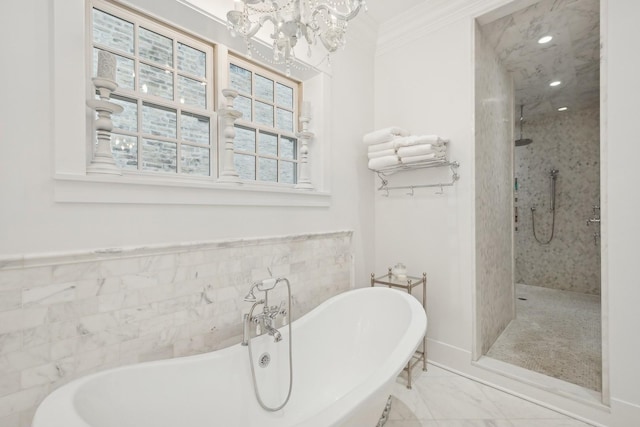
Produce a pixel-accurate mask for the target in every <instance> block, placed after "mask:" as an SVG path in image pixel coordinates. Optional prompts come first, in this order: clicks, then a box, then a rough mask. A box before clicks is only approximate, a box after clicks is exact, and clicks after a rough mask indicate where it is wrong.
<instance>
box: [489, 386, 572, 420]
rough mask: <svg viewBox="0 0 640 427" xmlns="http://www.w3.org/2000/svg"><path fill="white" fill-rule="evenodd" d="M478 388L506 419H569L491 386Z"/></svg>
mask: <svg viewBox="0 0 640 427" xmlns="http://www.w3.org/2000/svg"><path fill="white" fill-rule="evenodd" d="M480 388H481V389H482V392H483V393H484V395H485V396H487V398H488V399H489V400H491V401H492V402H493V403H494V404H495V405H496V406H497V407H498V410H499V411H500V412H501V413H502V415H504V417H505V418H507V419H513V418H524V419H559V420H567V419H569V418H568V417H567V416H566V415H563V414H561V413H559V412H555V411H552V410H551V409H547V408H545V407H543V406H540V405H536V404H535V403H531V402H529V401H526V400H524V399H521V398H519V397H516V396H514V395H512V394H508V393H505V392H503V391H500V390H497V389H495V388H493V387H489V386H486V385H484V384H480Z"/></svg>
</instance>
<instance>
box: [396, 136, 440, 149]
mask: <svg viewBox="0 0 640 427" xmlns="http://www.w3.org/2000/svg"><path fill="white" fill-rule="evenodd" d="M444 143H445V140H444V139H442V138H440V137H439V136H438V135H412V136H406V137H404V138H398V139H396V140H395V147H396V148H400V147H409V146H411V145H418V144H444Z"/></svg>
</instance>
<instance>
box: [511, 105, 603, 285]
mask: <svg viewBox="0 0 640 427" xmlns="http://www.w3.org/2000/svg"><path fill="white" fill-rule="evenodd" d="M525 123H526V124H525V128H524V129H525V138H531V139H533V143H531V144H529V145H527V146H525V147H518V148H517V149H516V154H515V159H516V177H517V178H518V184H519V191H518V202H517V206H518V213H519V215H518V231H517V232H516V281H517V282H518V283H525V284H527V285H535V286H545V287H548V288H554V289H563V290H569V291H575V292H583V293H587V294H600V240H599V239H597V244H596V243H595V241H594V236H593V234H594V233H595V232H598V233H599V232H600V226H599V224H592V225H590V226H587V224H586V220H587V219H588V218H591V217H592V216H593V208H592V206H593V205H600V128H599V126H600V110H599V107H598V105H595V106H593V107H591V108H585V109H582V110H578V111H571V110H569V111H565V112H556V113H555V114H552V115H549V116H545V117H542V118H540V119H537V120H535V121H531V122H525ZM552 168H554V169H558V170H559V173H558V180H557V184H556V224H555V234H554V238H553V240H552V241H551V243H550V244H548V245H541V244H539V243H538V242H536V241H535V239H534V237H533V231H532V223H531V207H532V206H535V207H536V212H535V226H536V235H537V236H538V238H539V239H540V240H543V239H544V240H543V241H546V240H547V239H548V238H549V236H550V233H551V223H552V214H551V212H550V211H549V208H550V178H549V171H550V170H551V169H552Z"/></svg>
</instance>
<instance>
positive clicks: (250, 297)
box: [244, 286, 256, 302]
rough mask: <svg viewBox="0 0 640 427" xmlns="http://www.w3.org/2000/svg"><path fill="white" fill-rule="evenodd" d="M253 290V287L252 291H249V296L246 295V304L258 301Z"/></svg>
mask: <svg viewBox="0 0 640 427" xmlns="http://www.w3.org/2000/svg"><path fill="white" fill-rule="evenodd" d="M253 289H254V287H253V286H252V287H251V290H250V291H249V293H248V294H247V295H245V297H244V300H245V301H246V302H255V301H256V296H255V295H254V294H253Z"/></svg>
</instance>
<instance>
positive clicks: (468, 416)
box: [385, 365, 589, 427]
mask: <svg viewBox="0 0 640 427" xmlns="http://www.w3.org/2000/svg"><path fill="white" fill-rule="evenodd" d="M412 378H413V384H414V386H413V389H412V390H409V389H407V388H406V378H405V377H398V380H397V381H396V384H395V385H394V389H393V392H392V405H391V412H390V413H389V417H388V421H387V422H386V424H385V427H588V426H589V425H588V424H585V423H583V422H581V421H578V420H575V419H572V418H569V417H567V416H565V415H563V414H560V413H558V412H555V411H552V410H550V409H547V408H544V407H542V406H540V405H536V404H535V403H531V402H528V401H526V400H524V399H521V398H519V397H516V396H513V395H511V394H508V393H505V392H502V391H500V390H497V389H494V388H492V387H489V386H486V385H484V384H481V383H478V382H475V381H473V380H470V379H468V378H465V377H462V376H460V375H457V374H454V373H452V372H450V371H447V370H445V369H442V368H439V367H437V366H433V365H429V366H428V371H427V372H423V371H422V370H419V371H418V372H417V373H416V372H414V374H413V375H412Z"/></svg>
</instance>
